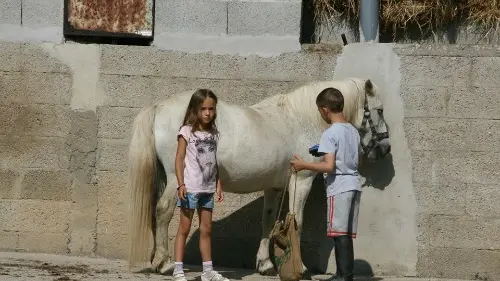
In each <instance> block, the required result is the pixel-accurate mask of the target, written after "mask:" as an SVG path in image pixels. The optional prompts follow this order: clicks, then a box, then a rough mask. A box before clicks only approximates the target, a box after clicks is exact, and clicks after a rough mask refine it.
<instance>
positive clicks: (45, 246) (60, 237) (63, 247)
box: [17, 229, 69, 254]
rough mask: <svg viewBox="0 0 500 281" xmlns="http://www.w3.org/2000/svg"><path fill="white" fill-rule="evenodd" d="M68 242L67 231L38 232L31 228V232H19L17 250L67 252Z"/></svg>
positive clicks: (51, 252) (52, 252)
mask: <svg viewBox="0 0 500 281" xmlns="http://www.w3.org/2000/svg"><path fill="white" fill-rule="evenodd" d="M68 242H69V238H68V234H67V233H64V232H61V233H51V232H39V231H37V230H36V229H33V232H20V233H19V245H18V248H17V250H18V251H23V252H38V253H50V254H67V253H68Z"/></svg>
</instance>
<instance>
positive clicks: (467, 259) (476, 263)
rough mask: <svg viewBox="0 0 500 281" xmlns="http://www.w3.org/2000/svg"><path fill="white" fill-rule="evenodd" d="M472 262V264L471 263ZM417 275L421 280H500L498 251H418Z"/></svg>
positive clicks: (452, 249) (431, 248) (454, 249)
mask: <svg viewBox="0 0 500 281" xmlns="http://www.w3.org/2000/svg"><path fill="white" fill-rule="evenodd" d="M472 261H473V262H472ZM417 275H418V276H419V277H422V278H430V277H436V276H438V277H440V278H457V279H475V280H477V279H483V280H499V279H500V251H490V250H482V249H481V250H477V249H460V248H444V247H425V248H419V249H418V262H417Z"/></svg>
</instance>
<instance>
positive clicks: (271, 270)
mask: <svg viewBox="0 0 500 281" xmlns="http://www.w3.org/2000/svg"><path fill="white" fill-rule="evenodd" d="M259 273H260V275H262V276H276V275H278V273H277V272H276V270H275V269H274V268H269V269H266V270H263V271H260V272H259Z"/></svg>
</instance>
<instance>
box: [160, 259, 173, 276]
mask: <svg viewBox="0 0 500 281" xmlns="http://www.w3.org/2000/svg"><path fill="white" fill-rule="evenodd" d="M173 272H174V265H173V264H171V263H166V262H165V263H163V264H162V266H161V267H160V268H159V269H158V273H160V274H161V275H171V274H172V273H173Z"/></svg>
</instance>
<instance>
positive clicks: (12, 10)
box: [0, 0, 22, 25]
mask: <svg viewBox="0 0 500 281" xmlns="http://www.w3.org/2000/svg"><path fill="white" fill-rule="evenodd" d="M21 3H22V1H19V0H4V1H2V9H0V24H15V25H21Z"/></svg>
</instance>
